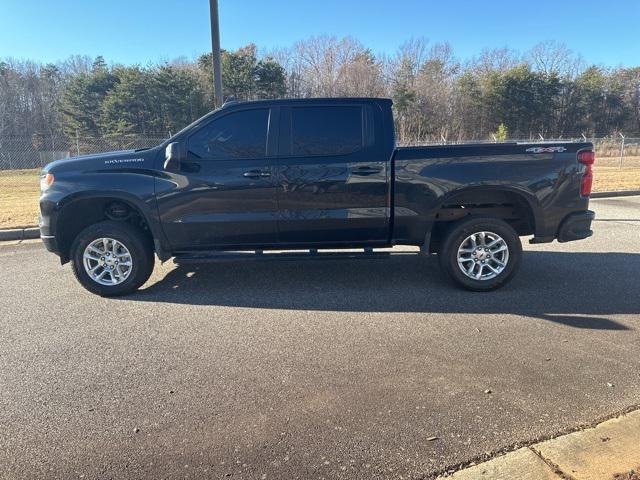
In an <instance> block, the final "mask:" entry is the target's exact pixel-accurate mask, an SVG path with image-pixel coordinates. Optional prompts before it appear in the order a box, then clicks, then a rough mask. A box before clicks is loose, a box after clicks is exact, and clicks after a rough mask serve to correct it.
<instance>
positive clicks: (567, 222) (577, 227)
mask: <svg viewBox="0 0 640 480" xmlns="http://www.w3.org/2000/svg"><path fill="white" fill-rule="evenodd" d="M594 218H596V214H595V213H594V212H592V211H591V210H586V211H584V212H577V213H572V214H571V215H568V216H567V217H566V218H565V219H564V220H563V221H562V223H561V224H560V228H558V237H557V238H558V242H561V243H563V242H572V241H574V240H582V239H583V238H588V237H590V236H591V235H593V230H591V222H592V221H593V219H594Z"/></svg>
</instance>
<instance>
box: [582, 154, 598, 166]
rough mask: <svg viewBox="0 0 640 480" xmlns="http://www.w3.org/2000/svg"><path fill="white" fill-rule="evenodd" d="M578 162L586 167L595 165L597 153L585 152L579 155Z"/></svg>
mask: <svg viewBox="0 0 640 480" xmlns="http://www.w3.org/2000/svg"><path fill="white" fill-rule="evenodd" d="M578 161H579V162H580V163H583V164H585V165H593V162H595V161H596V152H592V151H584V152H580V153H579V154H578Z"/></svg>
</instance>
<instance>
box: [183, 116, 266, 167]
mask: <svg viewBox="0 0 640 480" xmlns="http://www.w3.org/2000/svg"><path fill="white" fill-rule="evenodd" d="M276 108H278V109H279V107H276ZM276 108H269V107H257V108H256V107H254V108H243V109H240V110H232V111H230V112H225V113H223V114H222V115H216V116H215V117H213V118H211V119H210V120H209V121H208V122H206V123H203V124H201V125H198V127H197V128H196V129H195V130H194V131H193V132H190V133H189V134H188V135H187V136H186V139H185V144H186V145H185V146H186V152H187V156H188V155H189V154H190V153H191V154H193V155H197V154H196V153H194V152H191V151H190V150H189V142H190V141H191V138H192V137H193V136H194V135H196V134H197V133H198V132H199V131H201V130H203V129H205V128H207V127H208V126H209V125H211V124H212V123H213V122H216V121H218V120H221V119H223V118H225V117H228V116H230V115H233V114H235V113H240V112H248V111H251V110H267V112H268V114H267V132H266V137H265V138H266V140H265V150H264V151H265V154H264V156H263V157H261V158H264V159H267V158H269V143H270V140H271V135H270V129H271V127H272V122H271V119H272V117H273V115H274V110H275V109H276ZM275 123H276V125H277V124H278V121H277V120H276V121H275ZM276 131H277V130H276ZM276 148H277V147H276ZM254 158H255V157H242V158H233V159H219V158H200V159H199V160H200V161H204V162H225V161H235V160H251V159H254Z"/></svg>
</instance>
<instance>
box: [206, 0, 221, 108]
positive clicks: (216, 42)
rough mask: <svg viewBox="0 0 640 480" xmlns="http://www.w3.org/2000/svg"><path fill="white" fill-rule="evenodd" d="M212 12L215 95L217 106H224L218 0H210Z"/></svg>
mask: <svg viewBox="0 0 640 480" xmlns="http://www.w3.org/2000/svg"><path fill="white" fill-rule="evenodd" d="M209 10H210V13H211V59H212V61H213V62H212V63H213V95H214V103H215V105H214V106H215V107H216V108H220V107H221V106H222V101H223V99H222V70H221V67H220V22H219V19H218V0H209Z"/></svg>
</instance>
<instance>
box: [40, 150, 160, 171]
mask: <svg viewBox="0 0 640 480" xmlns="http://www.w3.org/2000/svg"><path fill="white" fill-rule="evenodd" d="M155 150H156V149H155V148H154V149H147V150H118V151H114V152H103V153H96V154H91V155H82V156H79V157H70V158H65V159H62V160H56V161H54V162H51V163H49V164H47V165H46V166H45V167H44V168H43V169H42V172H43V173H53V174H55V173H61V172H67V171H74V170H75V171H77V170H105V169H119V168H150V165H149V162H150V160H151V159H152V158H153V154H152V153H151V152H155Z"/></svg>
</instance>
